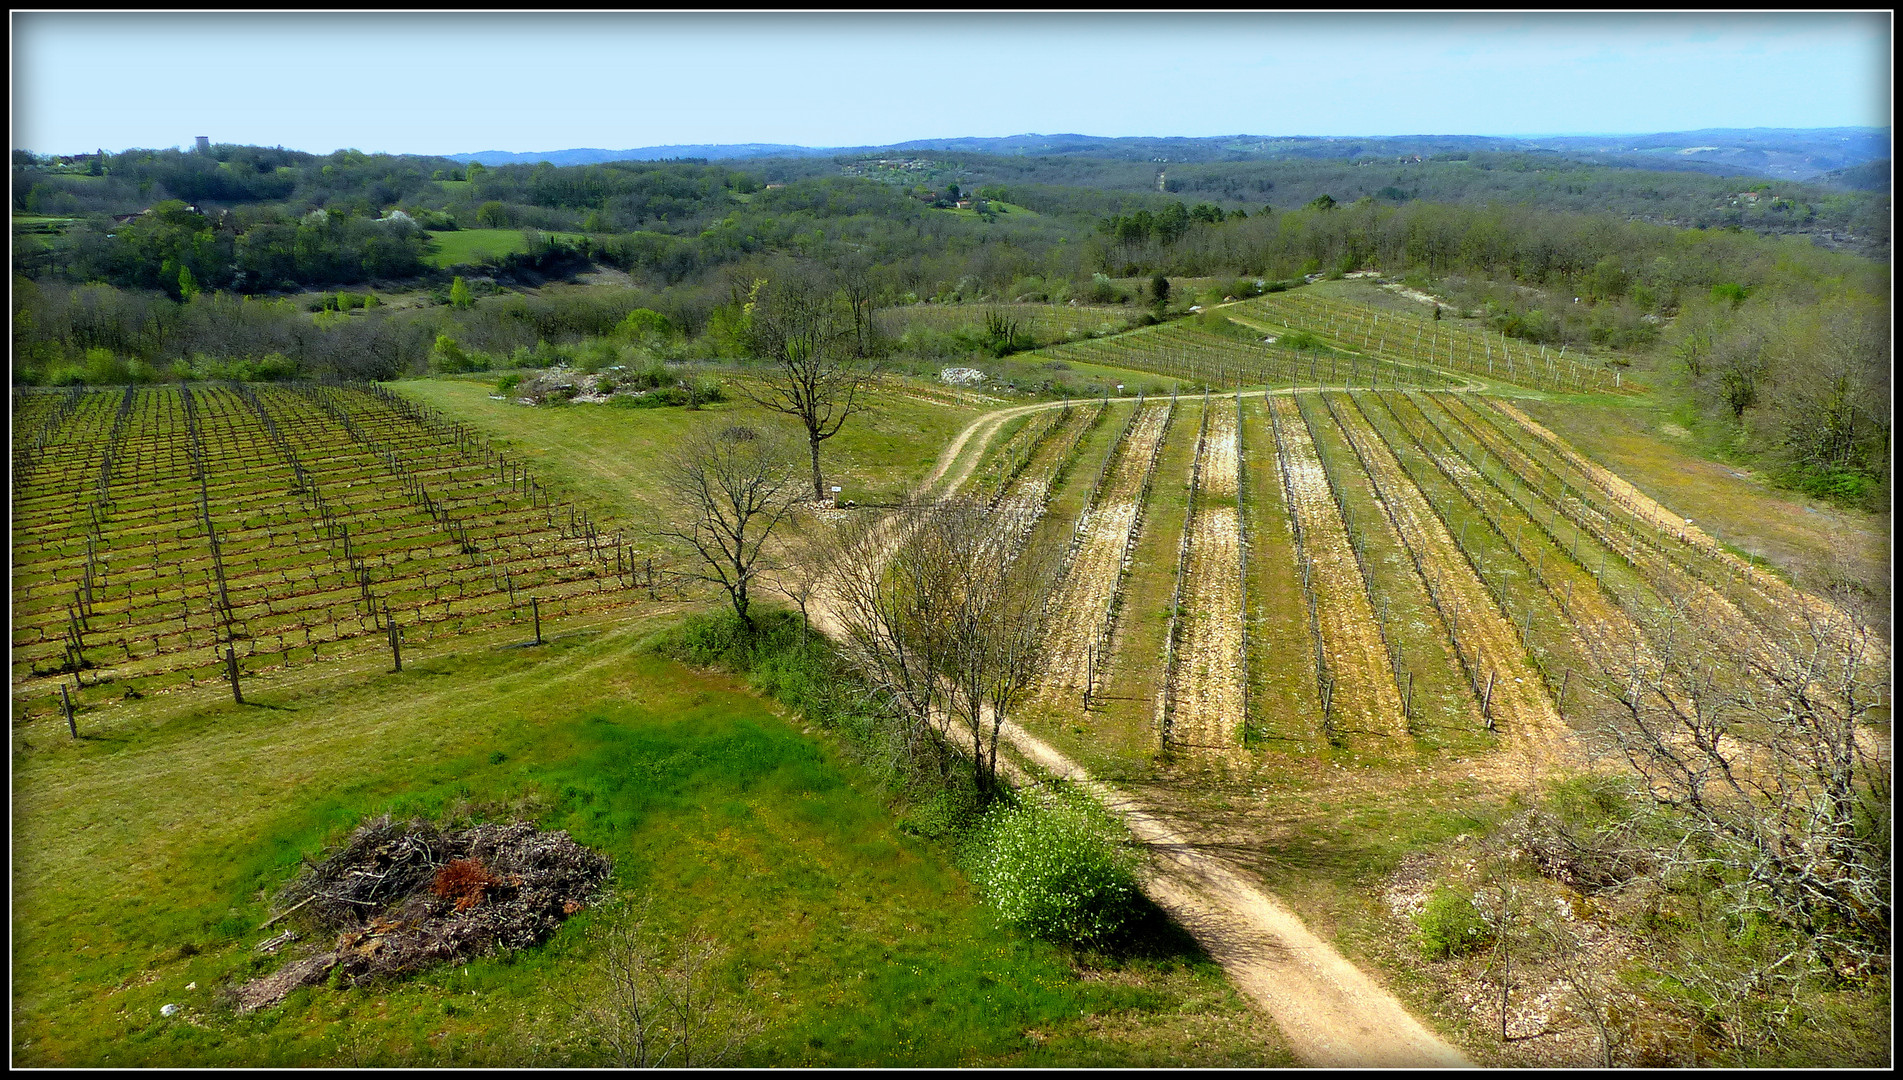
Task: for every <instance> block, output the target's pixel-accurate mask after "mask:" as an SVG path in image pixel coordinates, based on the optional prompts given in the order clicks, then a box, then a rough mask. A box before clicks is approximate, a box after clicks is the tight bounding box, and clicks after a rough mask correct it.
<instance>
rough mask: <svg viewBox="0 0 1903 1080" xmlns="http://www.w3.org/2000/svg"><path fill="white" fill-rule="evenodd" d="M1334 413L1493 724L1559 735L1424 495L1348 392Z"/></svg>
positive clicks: (1544, 738) (1543, 736) (1518, 734)
mask: <svg viewBox="0 0 1903 1080" xmlns="http://www.w3.org/2000/svg"><path fill="white" fill-rule="evenodd" d="M1336 415H1337V416H1338V417H1339V418H1340V420H1341V422H1342V424H1343V425H1344V427H1345V430H1346V432H1347V434H1348V437H1349V438H1350V439H1351V440H1353V443H1354V445H1355V446H1356V447H1357V448H1358V449H1359V450H1360V451H1361V453H1362V455H1363V457H1364V458H1365V460H1366V463H1367V466H1368V468H1369V470H1370V471H1371V472H1372V473H1373V475H1374V478H1375V480H1376V482H1377V483H1378V484H1379V487H1380V491H1381V493H1382V494H1383V495H1385V496H1386V498H1387V509H1388V511H1389V512H1390V513H1392V514H1393V516H1394V522H1395V523H1397V524H1398V525H1399V526H1400V528H1399V534H1400V535H1399V539H1400V540H1401V542H1402V543H1404V544H1406V545H1408V546H1410V547H1412V548H1413V549H1414V552H1415V553H1416V554H1417V555H1418V556H1419V558H1420V566H1421V570H1422V573H1423V575H1424V576H1425V577H1426V578H1427V580H1428V581H1430V582H1431V583H1432V592H1433V594H1434V595H1435V596H1437V597H1438V598H1439V600H1440V605H1441V608H1442V619H1443V621H1444V625H1445V624H1447V623H1451V624H1452V626H1454V627H1455V628H1457V632H1458V634H1459V637H1460V648H1461V651H1463V652H1464V653H1465V654H1466V656H1467V657H1468V658H1469V663H1471V664H1472V665H1473V666H1474V674H1475V681H1476V682H1478V683H1479V684H1480V686H1481V688H1482V689H1481V694H1482V695H1484V694H1485V693H1486V690H1485V687H1486V686H1487V684H1488V681H1489V679H1490V678H1491V680H1492V683H1493V693H1492V696H1491V698H1490V699H1488V707H1489V712H1490V713H1491V715H1492V719H1493V726H1494V728H1495V730H1497V731H1499V732H1501V733H1502V734H1504V735H1506V736H1508V737H1509V738H1517V739H1520V740H1522V741H1526V742H1530V743H1533V744H1536V745H1538V744H1545V743H1548V742H1550V741H1552V740H1553V739H1555V738H1558V737H1563V736H1562V735H1561V730H1562V728H1563V725H1561V724H1560V722H1559V717H1558V715H1557V713H1556V712H1555V711H1554V709H1553V705H1552V702H1551V701H1550V700H1548V698H1547V696H1546V693H1545V691H1544V687H1543V684H1542V683H1541V681H1540V676H1539V673H1538V672H1536V671H1534V670H1533V668H1532V667H1531V666H1530V665H1529V664H1527V662H1526V658H1525V656H1524V654H1523V652H1522V650H1521V646H1520V642H1519V639H1518V637H1517V636H1516V635H1515V633H1514V631H1513V628H1512V627H1511V626H1508V625H1507V623H1506V620H1505V619H1504V618H1502V617H1501V615H1500V613H1499V611H1498V610H1497V609H1496V608H1495V606H1494V604H1493V601H1492V600H1491V598H1490V597H1488V595H1487V590H1486V587H1485V586H1484V585H1482V584H1481V583H1480V579H1479V578H1478V577H1476V576H1475V575H1474V571H1473V567H1472V566H1470V565H1469V564H1468V562H1467V559H1466V557H1465V556H1464V555H1462V554H1461V550H1460V545H1459V543H1458V541H1456V540H1455V538H1454V537H1453V536H1452V535H1451V534H1450V533H1448V531H1447V527H1446V526H1445V525H1444V524H1442V522H1441V520H1440V518H1438V517H1436V516H1435V514H1434V511H1433V508H1432V507H1431V506H1429V505H1428V502H1427V496H1426V495H1425V494H1423V493H1422V491H1421V489H1420V488H1419V487H1418V486H1416V484H1415V482H1414V479H1413V477H1412V476H1410V475H1409V473H1408V471H1407V469H1406V467H1405V466H1404V465H1403V464H1402V463H1401V462H1400V460H1399V459H1397V458H1396V457H1395V455H1394V452H1393V450H1391V449H1390V448H1389V446H1388V444H1387V441H1386V440H1385V439H1384V438H1383V437H1382V436H1381V434H1380V432H1378V431H1376V430H1375V429H1374V428H1373V427H1372V426H1370V424H1369V423H1368V420H1367V418H1366V417H1365V416H1364V415H1363V414H1362V412H1361V410H1360V408H1359V406H1358V405H1357V404H1356V403H1355V402H1354V401H1353V400H1352V399H1350V398H1345V397H1344V398H1341V399H1340V401H1339V404H1338V405H1337V407H1336ZM1390 528H1392V526H1390Z"/></svg>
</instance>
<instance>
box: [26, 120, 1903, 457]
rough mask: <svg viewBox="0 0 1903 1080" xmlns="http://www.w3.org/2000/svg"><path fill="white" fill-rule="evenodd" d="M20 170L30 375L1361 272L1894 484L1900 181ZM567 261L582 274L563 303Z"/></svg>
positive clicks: (1775, 453) (1514, 163)
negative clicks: (1654, 379)
mask: <svg viewBox="0 0 1903 1080" xmlns="http://www.w3.org/2000/svg"><path fill="white" fill-rule="evenodd" d="M13 169H14V240H15V247H14V273H15V285H16V288H15V293H14V296H15V299H14V342H15V362H14V381H15V382H16V384H18V383H52V384H61V383H72V382H80V381H92V382H125V381H149V380H155V379H162V378H182V377H190V376H199V377H205V376H214V375H216V376H226V377H248V378H255V377H286V376H291V375H304V376H311V375H339V376H347V377H360V378H388V377H391V376H394V375H397V374H400V373H403V372H413V371H422V370H424V369H426V368H430V367H433V366H435V367H440V366H442V364H443V362H444V360H443V357H444V346H443V343H444V342H445V341H447V342H448V345H449V347H450V348H451V349H453V350H456V352H455V355H456V356H464V357H466V356H467V355H468V354H469V351H470V350H474V351H476V352H477V353H480V354H488V355H493V356H496V357H517V358H523V359H520V362H523V363H533V362H537V361H536V358H537V357H540V358H541V360H542V361H548V360H549V358H550V357H551V356H553V355H555V354H553V353H551V352H549V351H548V350H550V349H554V348H557V347H576V346H580V345H582V344H583V343H585V342H588V341H591V340H599V339H604V338H606V337H608V336H610V335H611V333H612V332H613V331H614V330H615V328H616V327H617V326H619V325H620V324H621V323H622V322H623V320H625V319H626V318H627V317H628V315H629V314H630V313H631V312H634V311H636V310H637V309H648V310H651V311H653V312H656V313H658V316H659V318H660V319H661V321H662V323H664V324H665V326H666V328H667V335H668V336H667V338H666V340H667V342H668V344H667V351H668V357H669V358H673V359H692V358H694V357H703V358H707V357H719V356H729V357H731V356H734V355H735V346H734V341H735V336H734V335H733V334H732V333H731V329H732V324H733V320H734V319H735V318H737V317H739V314H740V311H741V307H742V305H743V303H744V296H743V294H744V292H745V289H746V286H747V283H749V282H752V281H755V280H759V279H762V278H774V277H777V276H781V275H783V274H784V273H786V272H787V271H788V267H793V266H801V265H808V264H814V265H817V264H824V265H828V266H831V267H834V268H835V269H836V270H839V271H841V272H844V273H846V274H847V275H848V276H850V277H852V278H853V279H854V280H855V281H856V282H857V283H858V285H857V286H856V287H857V288H860V289H862V290H863V291H864V295H865V297H866V298H867V300H868V302H870V303H872V304H873V305H874V306H880V307H891V306H895V305H909V304H914V303H921V302H927V301H930V302H935V303H941V304H942V303H959V302H980V301H985V302H995V301H1022V302H1028V303H1057V304H1062V303H1066V302H1072V301H1074V302H1081V303H1096V304H1103V303H1112V304H1115V303H1124V304H1136V303H1137V302H1139V301H1141V300H1144V299H1147V298H1148V291H1147V289H1146V287H1144V286H1142V285H1141V284H1139V283H1140V282H1142V281H1146V280H1148V279H1151V278H1154V277H1155V276H1157V275H1162V276H1164V277H1165V278H1176V279H1183V278H1190V279H1198V280H1204V281H1207V280H1209V279H1221V280H1224V281H1231V282H1237V283H1236V284H1233V285H1230V286H1228V287H1227V288H1226V289H1221V290H1218V298H1220V295H1221V294H1222V293H1223V292H1230V293H1233V292H1236V291H1248V290H1258V289H1261V288H1264V287H1267V286H1266V285H1265V284H1256V283H1257V282H1262V283H1268V282H1275V281H1293V280H1296V279H1300V278H1302V277H1304V276H1312V275H1320V274H1329V275H1339V274H1346V273H1351V272H1355V271H1357V270H1378V271H1380V272H1381V273H1383V274H1386V275H1389V276H1391V277H1394V278H1402V277H1405V278H1406V279H1407V280H1408V282H1409V283H1410V284H1411V285H1413V286H1415V287H1417V288H1427V289H1432V290H1434V291H1435V292H1436V293H1437V294H1438V295H1441V296H1443V297H1445V298H1447V300H1448V302H1449V303H1451V304H1453V305H1455V306H1456V307H1457V308H1458V309H1459V310H1460V311H1462V312H1467V313H1471V314H1473V315H1475V316H1477V317H1479V318H1482V319H1484V320H1485V322H1486V324H1487V325H1488V326H1490V327H1491V328H1492V329H1494V330H1497V331H1499V332H1501V333H1504V334H1507V335H1509V336H1512V337H1516V338H1519V339H1521V340H1523V341H1526V342H1530V343H1535V344H1542V345H1550V346H1554V347H1558V346H1570V347H1573V348H1582V347H1584V348H1594V349H1598V350H1601V351H1602V352H1604V353H1605V355H1606V357H1607V359H1608V361H1609V362H1611V363H1614V364H1618V365H1624V364H1630V363H1631V362H1632V361H1633V360H1635V359H1644V360H1646V361H1647V363H1646V364H1642V365H1641V366H1642V367H1643V366H1650V367H1656V368H1658V369H1660V370H1663V371H1665V372H1667V374H1668V378H1667V381H1668V382H1670V383H1671V384H1672V386H1674V387H1676V389H1675V391H1674V392H1677V393H1680V394H1682V395H1684V396H1685V397H1686V399H1687V400H1688V401H1689V402H1691V403H1693V404H1694V405H1695V406H1696V407H1697V408H1698V409H1699V410H1700V411H1701V413H1702V415H1705V416H1707V417H1708V418H1709V419H1710V421H1711V423H1712V425H1714V429H1715V430H1720V431H1730V432H1732V433H1733V434H1732V435H1731V436H1726V437H1727V438H1729V439H1730V442H1731V444H1732V445H1733V447H1734V448H1735V449H1736V450H1738V451H1739V452H1744V453H1755V454H1765V455H1770V456H1771V457H1773V458H1775V459H1776V460H1778V461H1780V462H1781V463H1782V465H1783V467H1784V468H1785V469H1786V470H1787V472H1789V473H1790V475H1792V476H1797V477H1808V478H1809V479H1807V480H1805V481H1804V482H1805V483H1806V484H1808V485H1810V486H1812V487H1819V485H1822V486H1821V488H1819V489H1820V490H1823V489H1828V490H1835V491H1840V492H1852V491H1855V492H1866V493H1867V492H1868V490H1869V484H1870V483H1874V482H1879V481H1880V478H1881V477H1882V476H1884V475H1885V468H1886V464H1885V463H1886V462H1887V456H1888V438H1889V435H1888V432H1889V427H1888V424H1889V419H1888V382H1887V370H1886V361H1887V355H1888V340H1889V339H1888V334H1887V319H1888V309H1887V295H1888V291H1889V267H1888V261H1887V260H1888V244H1889V236H1888V208H1889V196H1888V195H1887V194H1882V193H1878V192H1872V191H1841V190H1837V191H1833V190H1829V189H1826V188H1822V187H1814V186H1809V185H1804V184H1797V183H1791V182H1784V181H1765V180H1747V179H1745V178H1738V177H1731V178H1726V177H1716V176H1709V175H1704V174H1699V173H1692V172H1650V171H1643V170H1637V169H1628V168H1615V167H1610V166H1605V165H1589V164H1582V163H1580V162H1577V161H1570V160H1566V159H1564V158H1561V157H1559V156H1557V155H1552V154H1505V153H1496V152H1489V151H1466V150H1449V151H1445V152H1443V153H1440V154H1436V155H1433V156H1431V157H1427V158H1425V159H1422V160H1416V159H1415V157H1414V156H1413V155H1409V156H1406V157H1403V158H1395V159H1375V158H1369V157H1365V156H1363V157H1360V158H1355V159H1334V160H1325V159H1295V158H1290V159H1281V160H1257V161H1226V162H1225V161H1211V162H1203V163H1182V164H1170V163H1163V164H1158V163H1153V162H1145V161H1132V160H1115V159H1110V158H1105V157H1089V156H1083V155H1080V154H1068V155H1065V156H1053V157H1038V156H1028V155H1010V156H1001V155H986V154H975V153H967V152H963V151H933V152H923V151H921V152H916V153H915V154H914V156H912V157H908V158H897V159H894V158H877V159H865V158H858V159H852V158H847V159H823V158H797V159H792V158H779V159H758V160H748V161H745V162H731V163H726V164H709V163H706V162H702V161H671V162H616V163H611V164H602V165H577V166H568V167H557V166H553V165H548V164H537V165H532V166H531V165H509V166H502V167H495V168H489V167H485V166H483V165H480V164H476V163H470V164H467V165H464V164H461V163H458V162H455V161H451V160H449V159H445V158H428V157H410V156H388V155H369V154H362V153H358V152H356V151H348V150H347V151H339V152H337V153H335V154H330V155H323V156H319V155H312V154H305V153H299V152H295V151H287V150H283V149H273V148H265V147H249V146H230V145H218V146H214V147H212V148H211V150H210V151H209V152H208V153H186V152H180V151H172V150H167V151H139V150H135V151H127V152H124V153H116V154H110V153H100V154H97V155H80V156H78V157H71V158H64V159H51V158H46V159H42V158H35V157H33V156H32V155H28V154H24V153H21V152H16V153H15V155H14V163H13ZM601 271H610V272H619V273H620V274H625V275H626V276H625V277H621V276H615V277H614V278H613V280H612V282H609V281H607V280H605V279H603V278H602V276H601V273H600V272H601ZM578 275H585V276H586V280H588V281H591V282H593V283H594V284H592V285H589V286H587V287H561V286H560V285H559V283H561V282H564V281H570V282H573V281H579V280H582V279H581V278H579V277H578ZM1179 299H1180V296H1179ZM1191 299H1193V297H1192V298H1191ZM1183 306H1185V305H1184V304H1182V303H1179V304H1177V305H1176V308H1175V309H1174V310H1180V309H1181V307H1183ZM1151 307H1152V308H1153V309H1154V310H1151V311H1147V312H1144V313H1143V314H1144V316H1145V318H1150V319H1154V318H1168V317H1171V312H1172V310H1173V309H1172V308H1171V307H1170V305H1168V304H1163V305H1151ZM1126 321H1129V320H1126ZM656 325H660V324H656ZM624 336H625V335H624ZM919 340H922V339H920V338H918V336H917V335H914V337H913V339H912V342H913V343H914V344H916V342H917V341H919ZM941 344H942V343H941ZM882 347H888V346H882ZM889 347H893V348H899V349H901V350H903V349H905V348H907V347H909V346H908V345H907V344H906V343H903V342H895V343H893V344H892V345H891V346H889ZM1016 347H1021V346H1016ZM942 351H943V350H942V349H941V350H939V351H938V352H934V353H933V355H938V354H939V353H940V352H942ZM463 363H465V361H463V360H453V359H452V361H451V367H452V368H454V367H455V366H458V365H461V364H463ZM1721 441H1722V440H1721ZM1854 476H1861V477H1863V478H1865V479H1864V480H1862V481H1858V480H1854V479H1846V477H1854ZM1819 478H1822V479H1819Z"/></svg>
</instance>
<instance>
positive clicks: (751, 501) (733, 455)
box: [655, 425, 799, 632]
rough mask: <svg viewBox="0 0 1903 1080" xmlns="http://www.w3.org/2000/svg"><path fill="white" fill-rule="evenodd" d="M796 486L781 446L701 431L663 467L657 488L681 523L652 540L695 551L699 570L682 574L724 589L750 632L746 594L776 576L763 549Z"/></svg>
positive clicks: (740, 431)
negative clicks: (670, 502) (771, 574)
mask: <svg viewBox="0 0 1903 1080" xmlns="http://www.w3.org/2000/svg"><path fill="white" fill-rule="evenodd" d="M798 482H799V481H798V478H797V476H796V473H795V466H794V465H793V456H792V453H791V451H790V449H789V448H788V447H787V445H786V443H785V441H784V440H783V439H781V438H779V437H777V436H776V435H775V434H774V433H772V432H769V431H763V430H759V429H756V428H751V427H745V426H741V425H729V426H726V427H721V428H705V427H704V428H700V429H698V430H696V431H695V432H693V433H692V434H690V435H688V436H687V437H686V438H685V439H683V440H682V441H681V442H680V443H679V444H678V445H677V446H676V447H675V448H674V449H673V450H672V451H670V452H669V453H668V454H667V456H666V458H665V460H664V461H663V463H662V468H661V484H662V486H663V487H664V488H665V489H666V490H667V491H668V492H669V493H670V494H671V495H672V496H673V497H674V500H675V503H676V505H677V506H678V508H679V515H680V516H679V517H677V518H675V519H673V520H672V521H670V522H669V523H668V524H666V525H663V526H661V527H660V528H658V529H656V530H655V532H656V535H658V536H661V537H664V538H668V539H673V540H679V541H681V542H683V543H685V544H687V545H688V546H689V547H691V548H692V549H693V550H694V552H695V553H696V554H697V555H698V556H699V560H698V564H697V569H695V570H690V571H688V572H687V573H688V574H689V575H690V576H692V577H695V578H697V579H699V580H701V581H707V582H711V583H713V584H715V585H719V586H720V587H721V588H722V589H724V590H725V591H726V593H727V596H728V598H729V599H730V600H731V601H732V602H733V610H734V614H736V615H738V616H739V617H740V622H741V624H742V625H743V626H745V627H746V628H747V630H748V631H749V632H751V631H752V630H753V629H754V624H753V619H752V617H751V616H750V615H749V614H748V610H747V609H748V606H749V605H750V604H751V603H752V596H751V589H752V586H753V583H754V580H755V579H756V578H758V577H759V576H760V575H761V574H763V573H766V572H768V571H770V570H772V569H774V563H773V561H772V559H771V558H770V556H769V547H768V544H769V541H770V540H771V538H772V536H773V531H774V528H775V527H776V526H778V525H779V524H780V522H781V521H782V520H783V519H785V517H786V515H787V514H788V513H790V512H791V511H792V509H793V507H794V505H795V504H796V503H797V485H798Z"/></svg>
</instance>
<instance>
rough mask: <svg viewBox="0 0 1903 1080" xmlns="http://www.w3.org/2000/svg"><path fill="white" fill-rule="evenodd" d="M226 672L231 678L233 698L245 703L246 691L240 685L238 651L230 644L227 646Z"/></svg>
mask: <svg viewBox="0 0 1903 1080" xmlns="http://www.w3.org/2000/svg"><path fill="white" fill-rule="evenodd" d="M225 674H226V675H228V676H229V677H230V678H231V700H233V701H235V702H237V703H238V704H240V705H243V704H244V691H243V690H242V689H240V688H239V686H238V653H237V651H236V650H235V649H233V648H232V647H231V646H230V645H226V646H225Z"/></svg>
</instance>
